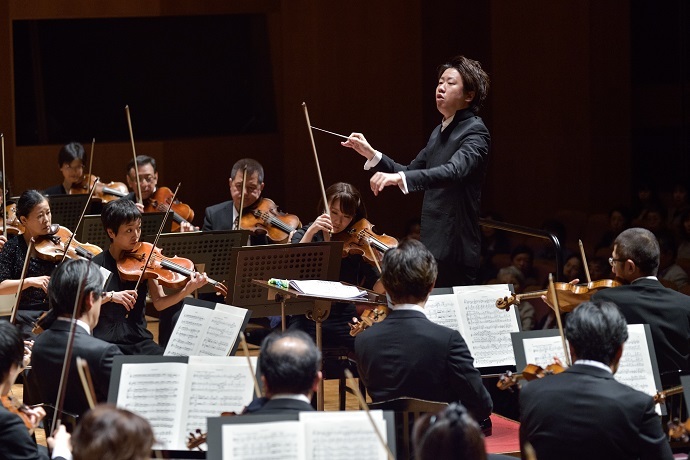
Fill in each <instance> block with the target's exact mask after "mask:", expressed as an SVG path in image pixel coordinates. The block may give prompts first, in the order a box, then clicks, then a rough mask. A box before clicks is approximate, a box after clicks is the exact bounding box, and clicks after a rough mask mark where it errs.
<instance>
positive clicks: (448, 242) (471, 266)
mask: <svg viewBox="0 0 690 460" xmlns="http://www.w3.org/2000/svg"><path fill="white" fill-rule="evenodd" d="M489 143H490V135H489V131H488V129H487V128H486V126H484V122H483V121H482V119H481V118H479V117H478V116H476V115H474V113H472V111H471V110H469V109H464V110H460V111H458V112H456V114H455V117H454V118H453V121H451V123H450V124H449V125H448V126H447V127H446V128H445V129H444V130H443V131H441V125H439V126H437V127H436V129H434V131H433V132H432V133H431V137H430V138H429V141H428V143H427V145H426V147H424V148H423V149H422V151H421V152H419V154H418V155H417V157H416V158H415V159H414V160H412V162H411V163H410V164H409V165H407V166H404V165H401V164H399V163H396V162H395V161H393V160H392V159H391V158H390V157H388V156H386V155H383V157H382V159H381V161H380V162H379V163H378V164H377V165H376V166H375V167H374V170H375V171H382V172H389V173H391V172H399V171H403V173H404V174H405V178H406V180H407V187H408V191H409V192H410V193H411V192H417V191H424V203H423V205H422V219H421V221H422V236H421V238H422V242H423V243H424V245H425V246H426V247H427V248H428V249H429V250H430V251H431V253H432V254H433V255H434V257H435V258H436V260H437V261H438V263H439V270H438V280H437V282H436V286H437V287H447V286H453V285H469V284H475V283H476V280H477V275H478V273H479V259H480V240H481V234H480V231H479V210H480V201H481V195H482V184H483V182H484V177H485V175H486V168H487V164H488V157H489Z"/></svg>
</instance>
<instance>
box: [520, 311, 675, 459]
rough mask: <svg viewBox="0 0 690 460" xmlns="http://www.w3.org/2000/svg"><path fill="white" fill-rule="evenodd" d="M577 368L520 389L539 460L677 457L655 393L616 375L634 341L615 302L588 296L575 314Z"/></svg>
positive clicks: (527, 434) (525, 433) (526, 429)
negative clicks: (629, 341)
mask: <svg viewBox="0 0 690 460" xmlns="http://www.w3.org/2000/svg"><path fill="white" fill-rule="evenodd" d="M565 335H566V338H567V339H568V342H569V345H570V354H571V356H572V358H573V362H574V364H573V366H572V367H570V368H569V369H567V370H566V371H565V372H563V373H561V374H556V375H551V376H547V377H545V378H543V379H539V380H534V381H532V382H529V383H527V384H525V385H524V386H523V388H522V391H521V392H520V409H521V410H520V413H521V424H520V442H521V445H522V446H523V452H524V443H525V442H529V443H530V444H532V447H534V449H535V451H536V454H537V458H538V459H539V460H549V459H566V460H567V459H583V458H607V459H608V458H619V459H622V458H630V459H633V458H635V459H637V458H639V459H650V460H651V459H654V460H659V459H671V458H673V456H672V454H671V448H670V446H669V443H668V440H667V439H666V435H665V434H664V433H663V431H662V429H661V421H660V419H659V417H658V416H657V414H656V413H655V412H654V401H653V400H652V398H651V397H650V396H649V395H647V394H644V393H642V392H640V391H637V390H634V389H632V388H630V387H629V386H627V385H624V384H622V383H619V382H617V381H616V380H615V379H614V378H613V374H614V373H615V372H616V370H617V369H618V362H619V360H620V358H621V355H622V353H623V344H624V343H625V341H626V340H627V339H628V329H627V324H626V322H625V318H624V317H623V315H622V314H621V312H620V311H619V310H618V308H616V305H615V304H612V303H609V302H604V303H596V302H585V303H583V304H581V305H580V306H578V307H577V308H576V309H575V310H573V312H572V313H571V314H570V315H569V316H568V319H567V324H566V330H565Z"/></svg>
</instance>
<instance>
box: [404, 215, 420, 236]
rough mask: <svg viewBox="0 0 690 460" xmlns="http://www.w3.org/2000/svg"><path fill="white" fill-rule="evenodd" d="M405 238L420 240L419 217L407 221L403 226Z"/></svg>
mask: <svg viewBox="0 0 690 460" xmlns="http://www.w3.org/2000/svg"><path fill="white" fill-rule="evenodd" d="M405 238H412V239H415V240H421V238H422V220H421V219H420V218H419V217H413V218H412V219H410V220H408V221H407V224H406V225H405Z"/></svg>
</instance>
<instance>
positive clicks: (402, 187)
mask: <svg viewBox="0 0 690 460" xmlns="http://www.w3.org/2000/svg"><path fill="white" fill-rule="evenodd" d="M398 174H400V177H401V178H402V183H401V184H400V190H402V192H403V193H404V194H405V195H407V194H408V193H410V191H409V190H408V189H407V177H405V173H404V172H402V171H400V172H398Z"/></svg>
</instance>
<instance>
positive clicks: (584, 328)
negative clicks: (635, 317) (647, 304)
mask: <svg viewBox="0 0 690 460" xmlns="http://www.w3.org/2000/svg"><path fill="white" fill-rule="evenodd" d="M565 338H566V339H568V342H569V343H570V345H571V346H572V347H573V350H575V353H576V354H577V358H578V359H591V360H594V361H599V362H601V363H604V364H606V365H610V364H611V363H612V362H613V358H614V357H615V355H616V352H617V351H618V349H619V348H620V346H621V345H623V344H624V343H625V341H626V340H628V323H627V322H626V321H625V318H624V317H623V314H622V313H621V312H620V310H619V309H618V307H617V306H616V304H614V303H613V302H583V303H581V304H580V305H578V306H577V307H576V308H575V309H574V310H573V311H572V312H571V313H570V314H569V315H568V317H567V318H566V324H565Z"/></svg>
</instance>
